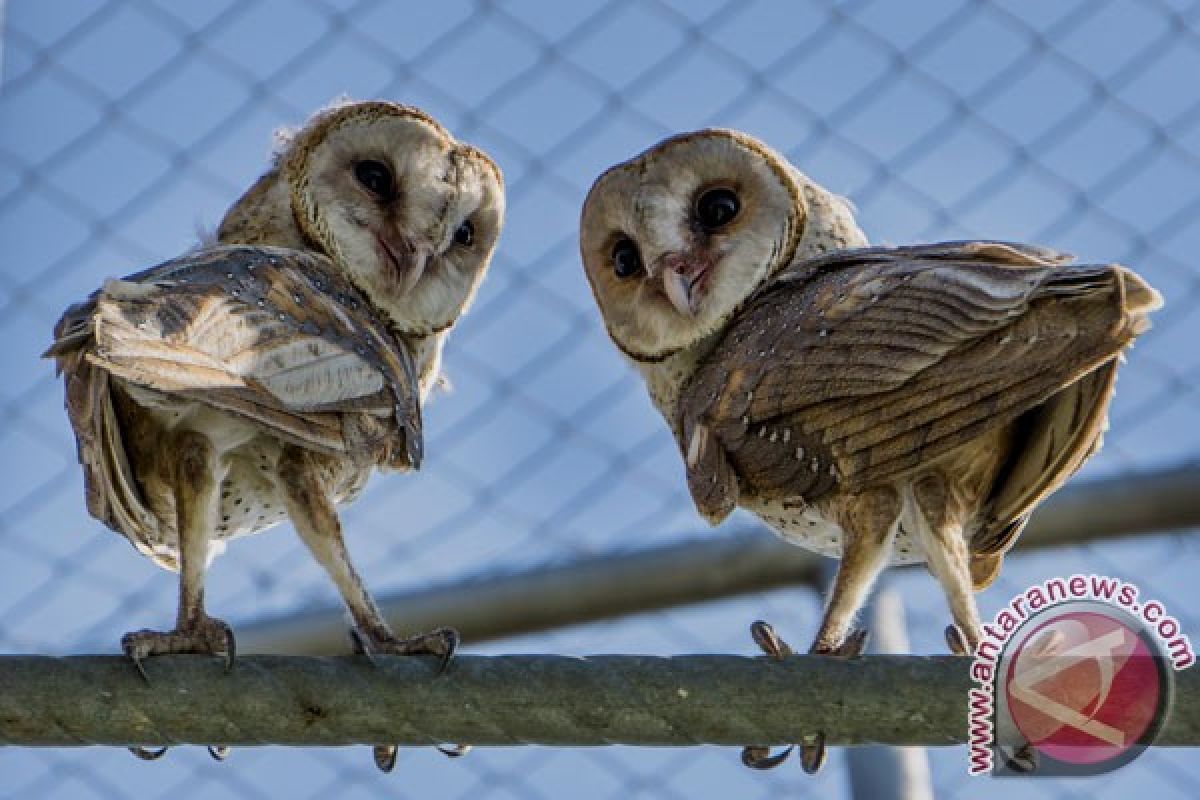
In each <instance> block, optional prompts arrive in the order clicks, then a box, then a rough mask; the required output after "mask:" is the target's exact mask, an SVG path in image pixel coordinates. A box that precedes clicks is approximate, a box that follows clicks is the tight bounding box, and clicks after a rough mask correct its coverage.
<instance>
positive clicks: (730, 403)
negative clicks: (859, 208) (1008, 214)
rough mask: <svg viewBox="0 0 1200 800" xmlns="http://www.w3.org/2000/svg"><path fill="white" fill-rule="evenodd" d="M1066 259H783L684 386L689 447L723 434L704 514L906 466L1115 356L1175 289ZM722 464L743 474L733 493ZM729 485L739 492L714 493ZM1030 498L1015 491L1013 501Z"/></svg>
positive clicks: (929, 254) (701, 468) (899, 471)
mask: <svg viewBox="0 0 1200 800" xmlns="http://www.w3.org/2000/svg"><path fill="white" fill-rule="evenodd" d="M1064 260H1065V257H1063V256H1060V255H1058V254H1054V253H1051V252H1049V251H1045V250H1041V249H1038V248H1030V247H1025V246H1021V245H1008V244H1004V243H997V242H973V243H972V242H962V243H948V244H943V245H931V246H928V247H908V248H896V249H889V248H869V249H864V250H858V251H844V252H842V253H836V254H832V255H830V256H826V257H823V258H821V259H814V260H813V261H809V262H805V263H801V264H799V265H797V266H796V267H794V268H792V269H789V270H788V271H787V272H785V273H783V274H782V275H781V276H780V277H779V278H778V279H777V280H776V281H775V282H774V283H773V284H772V285H771V286H769V287H767V289H766V290H764V291H762V292H760V293H759V294H758V295H757V296H755V297H753V298H751V300H750V301H749V302H748V303H747V304H746V306H745V307H744V308H743V310H742V312H741V313H740V314H739V315H738V317H737V319H736V320H735V321H734V322H733V323H732V324H731V325H730V326H729V328H728V329H727V331H726V334H725V336H724V337H723V338H722V340H721V341H720V342H719V343H718V345H717V347H716V348H715V349H714V351H713V352H712V353H711V354H710V356H709V357H708V358H707V359H706V360H705V361H704V362H703V363H702V364H701V365H700V367H699V369H698V370H697V371H696V373H695V375H694V376H693V378H692V380H691V381H690V383H689V384H688V386H687V387H686V388H685V390H684V393H683V397H682V400H681V406H680V408H681V415H682V416H681V419H680V425H679V430H680V431H681V433H682V436H683V441H682V442H681V447H684V448H686V447H687V446H688V444H689V443H690V437H691V436H693V435H694V432H695V431H696V430H698V429H699V430H702V431H703V432H705V436H706V437H707V438H708V439H711V441H708V442H707V447H706V448H705V450H704V452H705V458H704V459H703V460H694V463H693V462H691V461H690V462H689V476H688V478H689V486H690V487H691V488H692V493H693V498H695V499H696V500H697V503H698V505H699V506H700V508H701V511H702V512H704V513H706V514H708V515H709V516H710V517H714V518H719V517H720V515H721V514H722V512H724V513H728V511H727V509H732V505H733V504H735V503H736V491H738V490H740V491H751V492H753V493H755V494H758V495H760V496H772V495H776V496H797V495H798V496H802V497H804V498H806V499H808V500H813V499H816V498H818V497H820V496H821V495H822V494H824V493H826V492H828V491H829V490H831V489H832V488H834V487H835V486H839V487H843V488H847V489H850V490H855V491H856V490H860V489H862V488H865V487H867V486H870V485H873V484H877V483H883V482H888V481H891V480H894V479H897V478H899V477H902V476H904V475H906V474H908V473H909V472H911V471H912V470H913V469H914V468H916V467H917V466H919V465H921V464H924V463H929V462H931V461H933V460H935V459H937V458H939V457H941V456H943V455H945V454H947V453H949V452H951V451H952V450H954V449H955V448H957V447H959V446H961V445H963V444H965V443H966V442H969V441H971V440H973V439H974V438H976V437H978V436H980V435H981V434H983V433H985V432H987V431H989V430H992V429H994V428H995V427H997V426H1000V425H1004V424H1008V423H1011V422H1012V421H1013V420H1015V419H1017V418H1018V417H1019V416H1021V415H1022V414H1024V413H1026V412H1028V411H1029V410H1030V409H1032V408H1035V407H1037V406H1038V405H1039V404H1042V403H1044V402H1046V401H1047V400H1048V399H1049V398H1051V397H1054V396H1055V395H1056V394H1057V393H1058V392H1060V391H1062V390H1063V389H1064V388H1066V387H1069V386H1071V385H1072V384H1074V383H1075V382H1076V381H1079V380H1080V378H1082V377H1083V376H1085V375H1087V374H1088V373H1090V372H1091V371H1093V370H1095V369H1096V368H1097V367H1100V366H1101V365H1103V364H1106V363H1108V362H1110V361H1111V360H1112V359H1114V358H1115V357H1116V355H1117V354H1118V353H1119V352H1120V350H1121V349H1122V348H1123V347H1124V346H1125V345H1127V344H1128V343H1129V342H1130V341H1131V340H1132V339H1133V337H1134V336H1135V335H1136V334H1137V333H1140V332H1141V331H1142V330H1144V328H1145V325H1146V322H1145V319H1144V312H1145V311H1148V310H1151V309H1152V308H1153V307H1155V306H1156V304H1157V302H1158V297H1157V294H1156V293H1155V292H1154V291H1153V290H1152V289H1150V288H1149V287H1148V286H1146V285H1145V284H1143V283H1142V282H1141V281H1140V279H1138V278H1137V276H1135V275H1133V274H1132V273H1131V272H1129V271H1128V270H1126V269H1124V268H1123V267H1119V266H1115V265H1083V266H1070V267H1067V266H1062V264H1063V262H1064ZM1101 414H1102V412H1101ZM1085 438H1086V437H1085ZM722 461H724V462H727V463H725V464H724V465H722V464H721V462H722ZM1076 462H1078V463H1082V459H1081V458H1076V459H1072V458H1069V457H1068V458H1066V459H1065V461H1063V463H1064V464H1070V463H1075V465H1076V467H1077V466H1078V463H1076ZM714 465H717V466H716V467H715V466H714ZM718 467H719V469H720V470H725V471H727V472H731V473H733V474H736V476H737V479H738V481H736V482H735V485H734V487H733V490H732V491H733V493H734V497H733V498H732V500H731V498H730V496H729V495H730V493H731V491H730V490H729V489H728V485H729V483H730V481H729V479H728V478H725V479H721V478H720V477H719V475H720V474H722V473H720V471H719V469H718ZM1064 479H1065V478H1064ZM1034 483H1035V484H1036V483H1037V482H1036V481H1034ZM1050 483H1051V484H1052V483H1054V481H1053V480H1052V481H1050ZM713 485H718V486H720V485H724V486H726V487H727V488H726V490H725V491H724V492H722V493H720V494H719V496H718V497H716V498H714V496H713V495H712V493H711V492H710V493H708V494H704V493H702V492H699V491H698V490H699V489H700V488H701V487H711V486H713ZM1047 485H1050V484H1047ZM1022 496H1024V495H1022ZM1029 496H1036V497H1037V498H1039V499H1040V497H1041V496H1044V492H1040V493H1039V492H1036V491H1035V492H1034V493H1033V494H1032V495H1029ZM1014 497H1015V496H1014ZM715 499H719V501H720V502H719V503H717V502H715ZM1033 502H1036V500H1034V501H1033ZM1023 508H1026V505H1025V504H1023V502H1022V501H1018V500H1016V499H1010V498H1009V496H1008V495H1005V504H1004V513H1011V512H1012V511H1019V510H1020V509H1023ZM997 510H998V511H999V507H997ZM1022 513H1024V512H1022Z"/></svg>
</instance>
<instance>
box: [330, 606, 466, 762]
mask: <svg viewBox="0 0 1200 800" xmlns="http://www.w3.org/2000/svg"><path fill="white" fill-rule="evenodd" d="M350 639H351V641H352V642H353V643H354V652H355V653H357V654H358V655H360V656H366V657H367V659H368V660H369V661H371V663H375V660H374V658H373V656H374V654H376V653H390V654H392V655H398V656H416V655H432V656H438V657H439V658H440V661H439V662H438V670H437V674H438V675H442V674H443V673H445V672H446V668H447V667H448V666H449V665H450V659H451V658H453V657H454V653H455V651H457V650H458V643H459V637H458V631H456V630H454V629H453V628H438V629H437V630H435V631H431V632H429V633H422V634H419V635H417V636H414V637H412V638H411V639H397V638H396V637H395V636H393V635H392V634H391V633H390V632H387V631H378V632H374V633H372V634H367V633H364V632H363V631H361V630H359V629H358V628H351V629H350ZM437 749H438V751H439V752H441V753H443V754H444V755H446V756H447V757H449V758H458V757H459V756H465V755H466V754H467V753H468V752H469V751H470V750H471V746H470V745H452V746H447V747H438V748H437ZM399 751H400V748H399V747H397V746H396V745H394V744H380V745H376V746H375V747H373V748H371V752H372V755H373V756H374V759H375V766H376V767H378V768H379V770H380V771H381V772H391V771H392V770H393V769H395V768H396V756H397V755H398V753H399Z"/></svg>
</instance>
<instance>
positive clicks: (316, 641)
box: [235, 464, 1200, 654]
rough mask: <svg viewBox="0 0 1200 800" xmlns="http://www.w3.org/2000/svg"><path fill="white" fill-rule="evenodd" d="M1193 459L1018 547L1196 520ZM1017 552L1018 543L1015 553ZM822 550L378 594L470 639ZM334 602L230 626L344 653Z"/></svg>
mask: <svg viewBox="0 0 1200 800" xmlns="http://www.w3.org/2000/svg"><path fill="white" fill-rule="evenodd" d="M1198 498H1200V465H1197V464H1188V465H1183V466H1179V467H1174V468H1170V469H1164V470H1158V471H1155V472H1148V473H1145V474H1142V475H1122V476H1120V477H1116V478H1107V479H1104V480H1096V481H1090V482H1086V483H1081V484H1075V485H1072V486H1069V487H1067V488H1066V489H1063V490H1062V491H1061V492H1059V493H1057V494H1056V495H1054V497H1052V498H1051V499H1050V500H1049V501H1048V502H1047V503H1046V504H1045V506H1043V507H1042V508H1041V509H1039V510H1038V512H1037V513H1036V514H1034V516H1033V519H1032V521H1031V522H1030V525H1029V529H1028V530H1026V532H1025V533H1024V534H1023V535H1022V537H1021V541H1020V544H1019V550H1029V549H1033V548H1043V547H1058V546H1064V545H1077V544H1082V543H1084V542H1092V541H1098V540H1101V539H1111V538H1117V537H1121V536H1128V535H1132V534H1137V533H1148V532H1160V531H1170V530H1178V529H1181V528H1186V527H1191V526H1197V525H1200V499H1198ZM1018 552H1019V551H1018ZM821 561H822V559H821V557H820V556H817V555H814V554H812V553H809V552H808V551H805V550H802V549H800V548H798V547H793V546H791V545H788V544H785V543H783V542H782V541H780V540H778V539H776V538H775V537H774V536H771V535H770V534H765V533H764V532H762V531H761V530H757V531H746V532H743V533H738V534H733V535H731V534H728V533H720V534H711V533H710V534H708V535H706V536H704V537H703V538H700V537H697V538H696V539H694V540H691V541H686V542H678V543H675V544H671V545H666V546H663V547H654V548H647V549H645V550H640V551H635V552H631V553H626V554H620V555H608V556H599V557H596V558H590V559H583V560H580V561H578V562H575V563H572V564H565V565H561V566H553V567H539V568H536V569H532V570H528V571H525V572H521V573H514V574H509V575H485V576H480V577H477V578H472V579H470V580H466V581H462V582H456V583H454V584H449V585H445V586H441V587H435V588H432V589H424V590H418V591H412V592H402V593H399V594H393V595H390V596H383V597H382V598H381V602H380V605H381V607H382V610H383V612H384V614H385V616H387V617H388V619H389V620H390V621H391V622H392V624H393V625H394V626H396V627H397V629H400V630H409V631H418V630H428V629H430V628H435V627H438V626H442V625H449V626H452V627H454V628H456V629H458V630H459V632H461V633H462V635H463V637H464V639H465V640H466V641H467V642H478V641H482V640H484V639H492V638H498V637H501V636H508V635H512V634H518V633H530V632H533V631H540V630H547V629H550V628H555V627H561V626H563V625H571V624H576V623H581V622H590V621H593V620H597V619H607V618H611V617H615V616H619V615H622V614H630V613H635V612H639V611H649V610H653V609H657V608H668V607H671V606H678V605H684V604H687V603H697V602H702V601H705V600H714V599H718V598H721V597H729V596H732V595H736V594H741V593H745V592H751V591H758V590H761V589H768V588H774V587H779V586H796V585H808V586H816V585H818V583H819V580H820V577H819V576H820V567H821ZM346 627H347V622H346V619H345V614H344V612H343V611H342V610H341V609H340V608H337V609H319V610H315V611H306V612H301V613H298V614H289V615H286V616H280V617H276V618H273V619H272V618H268V619H260V620H256V621H254V622H250V623H240V624H237V625H235V628H236V630H237V634H238V644H239V646H240V648H241V649H242V651H243V652H246V653H271V652H275V653H316V654H327V653H344V652H347V651H348V645H347V638H346Z"/></svg>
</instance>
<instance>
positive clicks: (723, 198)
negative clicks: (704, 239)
mask: <svg viewBox="0 0 1200 800" xmlns="http://www.w3.org/2000/svg"><path fill="white" fill-rule="evenodd" d="M740 208H741V203H740V202H738V196H737V195H736V194H734V192H733V190H732V189H712V190H710V191H707V192H705V193H704V194H702V195H700V199H699V200H697V201H696V220H697V221H698V222H699V223H700V227H701V228H703V229H704V230H705V231H706V232H708V233H712V232H713V231H715V230H718V229H720V228H723V227H725V226H726V225H728V224H729V223H730V222H732V221H733V218H734V217H736V216H737V213H738V209H740Z"/></svg>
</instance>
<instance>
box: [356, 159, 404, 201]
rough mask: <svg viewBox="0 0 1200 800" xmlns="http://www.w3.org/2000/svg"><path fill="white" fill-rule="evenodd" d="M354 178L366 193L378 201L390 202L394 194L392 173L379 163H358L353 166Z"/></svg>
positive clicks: (394, 187) (394, 184) (394, 183)
mask: <svg viewBox="0 0 1200 800" xmlns="http://www.w3.org/2000/svg"><path fill="white" fill-rule="evenodd" d="M354 177H355V178H358V182H359V183H361V184H362V185H363V188H365V189H366V190H367V191H368V192H370V193H371V194H373V195H375V196H376V197H378V198H379V199H380V200H390V199H392V196H393V195H394V194H395V193H396V182H395V179H393V178H392V171H391V170H390V169H388V168H387V165H386V164H384V163H382V162H380V161H369V160H368V161H359V162H358V163H357V164H355V165H354Z"/></svg>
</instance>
